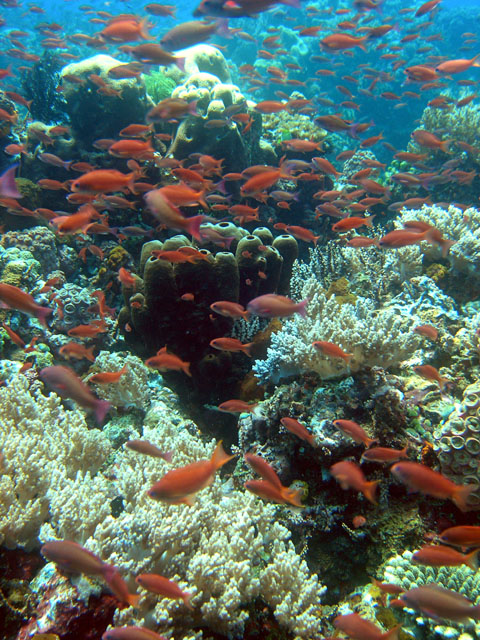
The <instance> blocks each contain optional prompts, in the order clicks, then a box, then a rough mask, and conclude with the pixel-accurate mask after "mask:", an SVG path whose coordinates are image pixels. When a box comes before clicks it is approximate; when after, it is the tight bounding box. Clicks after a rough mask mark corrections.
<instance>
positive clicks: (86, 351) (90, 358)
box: [85, 345, 95, 362]
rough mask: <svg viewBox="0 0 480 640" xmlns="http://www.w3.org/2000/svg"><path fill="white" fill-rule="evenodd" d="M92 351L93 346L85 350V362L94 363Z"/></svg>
mask: <svg viewBox="0 0 480 640" xmlns="http://www.w3.org/2000/svg"><path fill="white" fill-rule="evenodd" d="M94 349H95V345H93V346H91V347H88V349H85V353H86V354H87V360H90V362H95V356H94V355H93V350H94Z"/></svg>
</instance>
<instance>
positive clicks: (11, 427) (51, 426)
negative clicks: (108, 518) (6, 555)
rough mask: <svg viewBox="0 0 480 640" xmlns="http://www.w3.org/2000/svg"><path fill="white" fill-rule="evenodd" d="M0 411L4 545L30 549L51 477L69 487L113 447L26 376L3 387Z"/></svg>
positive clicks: (0, 538) (44, 515)
mask: <svg viewBox="0 0 480 640" xmlns="http://www.w3.org/2000/svg"><path fill="white" fill-rule="evenodd" d="M0 413H1V418H0V452H1V455H2V457H1V474H0V544H3V545H5V546H7V547H12V548H14V547H16V546H23V547H26V548H27V549H31V548H33V547H35V546H36V545H37V544H38V533H39V530H40V526H41V525H42V524H43V523H44V522H45V521H46V520H47V519H48V518H49V508H50V500H51V497H52V492H51V489H52V481H53V479H54V478H55V482H58V483H60V484H61V485H64V486H68V484H69V483H70V481H73V480H74V479H75V477H76V475H77V473H79V472H80V473H83V474H86V473H89V474H92V475H93V474H95V473H96V472H97V471H98V469H99V468H100V466H101V465H102V463H103V462H104V461H105V459H106V457H107V456H108V453H109V451H110V447H109V444H108V441H107V440H106V438H105V437H104V436H103V435H102V433H101V432H100V431H97V430H95V429H92V430H90V429H88V427H87V425H86V423H85V419H84V417H83V414H82V413H81V412H80V411H65V409H64V408H63V406H62V404H61V401H60V398H59V397H58V396H57V395H56V394H54V393H52V394H50V395H49V396H47V397H46V396H44V395H43V394H42V393H41V391H40V388H37V389H36V390H30V389H29V383H28V381H27V378H26V377H25V376H22V375H16V376H13V377H12V378H10V379H9V381H8V383H7V386H5V387H2V388H1V389H0Z"/></svg>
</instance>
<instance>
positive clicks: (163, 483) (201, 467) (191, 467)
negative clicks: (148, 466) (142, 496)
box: [147, 441, 235, 505]
mask: <svg viewBox="0 0 480 640" xmlns="http://www.w3.org/2000/svg"><path fill="white" fill-rule="evenodd" d="M234 457H235V456H231V455H228V454H227V453H225V451H224V449H223V446H222V442H221V441H220V442H219V443H218V444H217V446H216V448H215V451H214V452H213V454H212V457H211V458H210V460H197V462H192V463H191V464H187V465H186V466H185V467H179V468H178V469H172V470H171V471H168V472H167V473H166V474H165V475H164V476H163V478H162V479H161V480H159V481H158V482H157V483H155V484H154V485H153V486H152V487H150V489H149V490H148V492H147V495H148V496H150V498H153V499H154V500H161V501H162V502H166V503H168V504H188V505H192V504H193V500H194V497H195V494H196V493H198V492H199V491H201V490H202V489H204V488H205V487H208V486H209V485H210V484H212V482H213V480H214V478H215V472H216V471H218V469H220V468H221V467H223V465H224V464H226V463H227V462H228V461H229V460H231V459H232V458H234Z"/></svg>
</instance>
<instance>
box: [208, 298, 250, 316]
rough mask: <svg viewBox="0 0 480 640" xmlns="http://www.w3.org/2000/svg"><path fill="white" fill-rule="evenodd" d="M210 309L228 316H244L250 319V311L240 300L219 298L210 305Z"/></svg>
mask: <svg viewBox="0 0 480 640" xmlns="http://www.w3.org/2000/svg"><path fill="white" fill-rule="evenodd" d="M210 309H211V310H212V311H215V313H218V314H219V315H221V316H225V317H226V318H243V319H244V320H248V318H249V313H248V311H247V310H246V309H244V307H242V305H241V304H238V302H230V301H228V300H218V301H217V302H213V303H212V304H211V305H210Z"/></svg>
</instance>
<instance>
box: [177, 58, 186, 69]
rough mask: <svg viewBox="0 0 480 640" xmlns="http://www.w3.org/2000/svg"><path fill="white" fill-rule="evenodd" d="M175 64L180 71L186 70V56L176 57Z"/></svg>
mask: <svg viewBox="0 0 480 640" xmlns="http://www.w3.org/2000/svg"><path fill="white" fill-rule="evenodd" d="M175 64H176V65H177V67H178V68H179V69H180V71H185V58H175Z"/></svg>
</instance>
